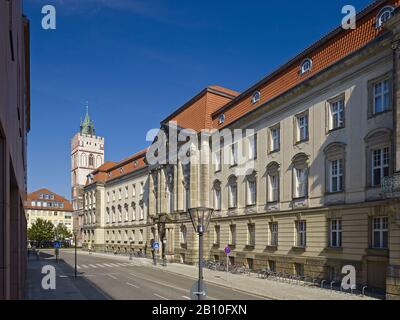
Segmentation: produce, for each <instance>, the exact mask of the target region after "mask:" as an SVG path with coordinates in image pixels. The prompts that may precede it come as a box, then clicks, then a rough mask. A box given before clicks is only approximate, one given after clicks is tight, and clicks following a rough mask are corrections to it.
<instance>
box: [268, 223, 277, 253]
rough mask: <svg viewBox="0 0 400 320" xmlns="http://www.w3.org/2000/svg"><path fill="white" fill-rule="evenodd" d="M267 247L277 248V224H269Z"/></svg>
mask: <svg viewBox="0 0 400 320" xmlns="http://www.w3.org/2000/svg"><path fill="white" fill-rule="evenodd" d="M269 234H270V236H269V245H270V246H271V247H277V246H278V222H270V224H269Z"/></svg>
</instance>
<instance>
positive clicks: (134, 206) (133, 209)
mask: <svg viewBox="0 0 400 320" xmlns="http://www.w3.org/2000/svg"><path fill="white" fill-rule="evenodd" d="M131 211H132V221H135V220H136V203H135V202H132V203H131Z"/></svg>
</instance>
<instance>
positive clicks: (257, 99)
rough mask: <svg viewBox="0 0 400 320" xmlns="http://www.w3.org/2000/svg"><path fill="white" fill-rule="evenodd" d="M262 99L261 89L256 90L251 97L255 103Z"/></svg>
mask: <svg viewBox="0 0 400 320" xmlns="http://www.w3.org/2000/svg"><path fill="white" fill-rule="evenodd" d="M260 100H261V93H260V92H259V91H256V92H254V94H253V96H252V97H251V103H252V104H255V103H257V102H259V101H260Z"/></svg>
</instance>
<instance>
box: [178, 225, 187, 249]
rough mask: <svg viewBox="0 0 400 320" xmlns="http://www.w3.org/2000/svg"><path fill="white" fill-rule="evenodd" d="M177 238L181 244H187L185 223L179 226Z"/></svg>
mask: <svg viewBox="0 0 400 320" xmlns="http://www.w3.org/2000/svg"><path fill="white" fill-rule="evenodd" d="M179 238H180V242H181V244H187V228H186V226H185V225H182V226H181V229H180V236H179Z"/></svg>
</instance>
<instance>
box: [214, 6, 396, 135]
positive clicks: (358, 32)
mask: <svg viewBox="0 0 400 320" xmlns="http://www.w3.org/2000/svg"><path fill="white" fill-rule="evenodd" d="M399 3H400V0H381V1H376V2H374V3H373V4H371V5H369V6H368V7H367V8H366V9H364V10H363V11H362V12H360V13H359V14H358V15H357V28H356V29H355V30H344V29H343V28H342V27H338V28H337V29H335V30H334V31H332V32H331V33H329V34H328V35H326V36H325V37H323V38H322V39H320V40H319V41H317V42H316V43H314V44H313V45H312V46H311V47H309V48H308V49H306V50H305V51H303V52H302V53H300V54H299V55H298V56H296V57H295V58H294V59H292V60H291V61H289V62H288V63H286V64H285V65H283V66H282V67H280V68H279V69H277V70H276V71H275V72H273V73H272V74H270V75H268V76H267V77H265V78H264V79H263V80H261V81H260V82H258V83H256V84H255V85H254V86H252V87H251V88H249V89H248V90H246V91H245V92H243V93H242V94H241V95H240V96H238V97H236V98H235V99H234V100H233V101H231V102H230V103H228V104H227V105H225V106H224V107H222V108H220V109H219V110H217V111H216V112H214V113H213V114H212V118H213V127H214V128H219V129H220V128H223V127H226V126H228V125H229V124H232V123H233V122H235V121H236V120H237V119H239V118H241V117H243V116H244V115H246V114H247V113H249V112H251V111H252V110H254V109H256V108H257V107H259V106H261V105H263V104H265V103H266V102H268V101H270V100H272V99H274V98H276V97H278V96H280V95H282V94H283V93H285V92H287V91H288V90H290V89H292V88H294V87H295V86H297V85H299V84H300V83H302V82H304V81H306V80H307V79H309V78H310V77H312V76H314V75H316V74H317V73H319V72H321V71H323V70H324V69H326V68H328V67H329V66H331V65H333V64H334V63H336V62H338V61H340V60H341V59H343V58H345V57H346V56H348V55H350V54H351V53H354V52H355V51H357V50H359V49H361V48H362V47H364V46H365V45H367V44H368V43H369V42H371V41H373V40H374V39H375V38H377V37H378V36H379V35H381V34H383V33H384V32H385V31H384V30H378V29H376V16H377V14H378V13H379V11H380V10H381V9H382V8H383V7H384V6H387V5H393V6H396V7H397V6H399ZM306 58H311V59H312V61H313V67H312V70H311V72H308V73H307V74H304V75H301V74H300V72H299V70H300V65H301V63H302V62H303V61H304V59H306ZM256 91H260V93H261V100H260V101H259V102H257V103H256V104H253V103H252V102H251V97H252V95H253V93H254V92H256ZM221 114H224V116H225V121H224V123H223V124H219V123H218V118H219V116H220V115H221Z"/></svg>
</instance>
